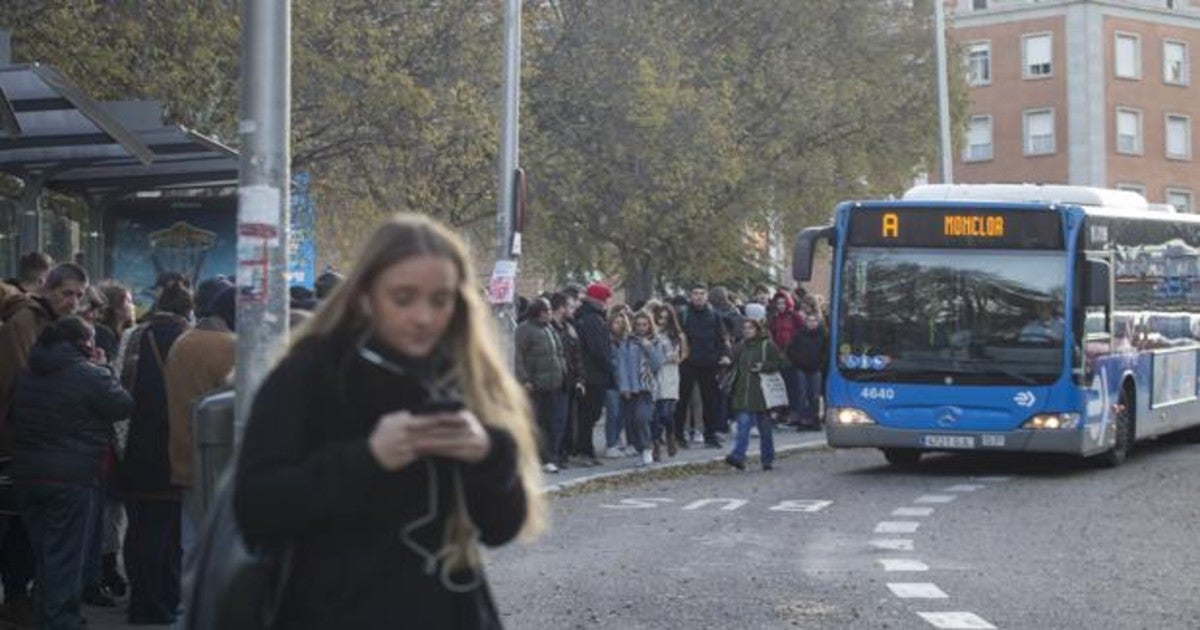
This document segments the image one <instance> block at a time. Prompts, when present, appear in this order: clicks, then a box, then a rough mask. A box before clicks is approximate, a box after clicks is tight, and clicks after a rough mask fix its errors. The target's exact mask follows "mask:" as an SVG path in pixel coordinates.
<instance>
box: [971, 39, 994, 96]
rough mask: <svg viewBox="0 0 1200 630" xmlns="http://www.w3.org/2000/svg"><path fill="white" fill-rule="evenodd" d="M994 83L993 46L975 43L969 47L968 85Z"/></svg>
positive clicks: (987, 43)
mask: <svg viewBox="0 0 1200 630" xmlns="http://www.w3.org/2000/svg"><path fill="white" fill-rule="evenodd" d="M991 82H992V44H991V43H990V42H974V43H972V44H968V45H967V84H968V85H973V86H977V85H988V84H989V83H991Z"/></svg>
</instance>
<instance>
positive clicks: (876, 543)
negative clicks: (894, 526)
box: [871, 538, 913, 551]
mask: <svg viewBox="0 0 1200 630" xmlns="http://www.w3.org/2000/svg"><path fill="white" fill-rule="evenodd" d="M871 546H872V547H874V548H876V549H884V550H887V551H912V550H913V541H911V540H908V539H905V538H877V539H875V540H872V541H871Z"/></svg>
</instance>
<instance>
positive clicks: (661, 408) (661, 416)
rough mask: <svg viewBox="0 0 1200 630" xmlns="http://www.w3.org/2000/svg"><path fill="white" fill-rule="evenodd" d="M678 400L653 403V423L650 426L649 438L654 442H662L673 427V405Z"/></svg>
mask: <svg viewBox="0 0 1200 630" xmlns="http://www.w3.org/2000/svg"><path fill="white" fill-rule="evenodd" d="M678 402H679V401H678V400H656V401H654V421H653V423H652V424H651V425H650V438H651V439H653V440H654V441H655V442H661V441H663V438H664V437H665V436H666V434H667V433H670V432H671V431H673V428H672V427H674V426H675V404H676V403H678Z"/></svg>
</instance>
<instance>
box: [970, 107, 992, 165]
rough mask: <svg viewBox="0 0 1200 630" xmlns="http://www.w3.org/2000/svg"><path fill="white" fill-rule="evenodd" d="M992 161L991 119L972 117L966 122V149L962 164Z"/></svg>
mask: <svg viewBox="0 0 1200 630" xmlns="http://www.w3.org/2000/svg"><path fill="white" fill-rule="evenodd" d="M990 159H992V117H991V116H972V117H971V120H969V121H967V149H966V151H964V152H963V161H964V162H978V161H981V160H990Z"/></svg>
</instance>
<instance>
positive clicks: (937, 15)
mask: <svg viewBox="0 0 1200 630" xmlns="http://www.w3.org/2000/svg"><path fill="white" fill-rule="evenodd" d="M933 7H934V9H933V15H934V30H935V31H936V33H935V34H934V38H935V41H936V44H935V45H936V46H937V74H938V76H937V86H938V123H939V124H940V126H941V135H942V183H943V184H953V183H954V158H953V154H951V153H950V86H949V80H948V79H947V77H946V3H945V1H944V0H934V2H933Z"/></svg>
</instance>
